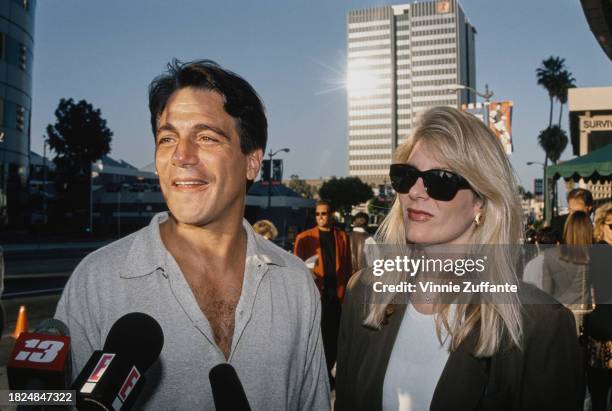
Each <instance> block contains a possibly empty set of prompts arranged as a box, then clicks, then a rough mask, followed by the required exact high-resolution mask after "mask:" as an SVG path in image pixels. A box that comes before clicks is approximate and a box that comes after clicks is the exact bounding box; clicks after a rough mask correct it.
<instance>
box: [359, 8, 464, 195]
mask: <svg viewBox="0 0 612 411" xmlns="http://www.w3.org/2000/svg"><path fill="white" fill-rule="evenodd" d="M475 34H476V31H475V29H474V28H473V26H472V25H471V24H470V22H469V21H468V20H467V18H466V16H465V14H464V12H463V10H462V8H461V6H460V5H459V3H457V2H456V1H454V0H437V1H429V2H419V3H413V4H406V5H399V6H385V7H377V8H370V9H364V10H353V11H350V12H349V14H348V39H347V40H348V65H347V67H348V70H347V89H348V144H349V150H348V152H349V174H350V175H351V176H357V177H359V178H361V179H362V180H364V181H366V182H368V183H371V184H384V183H388V181H389V178H388V171H389V165H390V164H391V161H392V153H393V151H394V150H395V148H397V146H398V145H400V144H402V142H403V141H404V140H405V138H406V137H407V136H408V135H409V134H410V132H411V130H412V128H413V127H414V125H415V122H416V120H417V117H418V113H419V112H420V111H423V110H424V109H426V108H428V107H432V106H441V105H442V106H453V107H458V106H460V105H461V104H464V103H469V102H474V101H475V100H474V94H473V93H471V92H469V91H467V90H459V91H457V90H456V85H464V86H468V87H472V88H473V87H475V82H476V71H475V53H474V37H475Z"/></svg>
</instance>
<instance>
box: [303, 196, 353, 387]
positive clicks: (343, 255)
mask: <svg viewBox="0 0 612 411" xmlns="http://www.w3.org/2000/svg"><path fill="white" fill-rule="evenodd" d="M332 212H333V209H332V205H331V203H330V202H329V201H327V200H319V201H318V202H317V205H316V209H315V219H316V221H317V226H316V227H314V228H311V229H310V230H306V231H303V232H301V233H300V234H298V235H297V237H296V238H295V246H294V253H295V255H297V256H298V257H300V258H301V259H302V260H305V261H306V262H307V265H309V268H310V269H311V271H312V273H313V276H314V279H315V282H316V284H317V287H318V288H319V291H320V292H321V308H322V312H321V332H322V333H323V346H324V347H325V360H326V361H327V370H328V372H329V378H330V382H331V383H332V386H333V378H332V376H331V370H332V368H333V367H334V363H335V362H336V354H337V352H336V351H337V348H336V346H337V344H338V327H339V326H340V313H341V303H342V299H343V298H344V290H345V288H346V283H347V282H348V279H349V277H350V276H351V274H352V273H353V271H352V269H351V249H350V244H349V239H348V236H347V235H346V233H345V232H344V231H340V230H338V229H337V228H334V227H333V224H332V222H333V218H332Z"/></svg>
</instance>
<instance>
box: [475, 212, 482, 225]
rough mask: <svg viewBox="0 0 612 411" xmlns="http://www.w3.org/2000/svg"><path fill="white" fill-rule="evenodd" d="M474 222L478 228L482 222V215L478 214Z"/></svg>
mask: <svg viewBox="0 0 612 411" xmlns="http://www.w3.org/2000/svg"><path fill="white" fill-rule="evenodd" d="M474 222H475V223H476V227H478V226H479V225H480V223H481V222H482V213H478V214H476V217H474Z"/></svg>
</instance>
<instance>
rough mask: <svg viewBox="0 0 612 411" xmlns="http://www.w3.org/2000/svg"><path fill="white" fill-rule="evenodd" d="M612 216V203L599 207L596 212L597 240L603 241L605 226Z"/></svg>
mask: <svg viewBox="0 0 612 411" xmlns="http://www.w3.org/2000/svg"><path fill="white" fill-rule="evenodd" d="M610 214H612V203H606V204H604V205H602V206H599V207H597V210H595V223H594V225H595V240H596V241H603V239H604V233H603V225H604V223H605V222H606V219H607V218H608V216H609V215H610Z"/></svg>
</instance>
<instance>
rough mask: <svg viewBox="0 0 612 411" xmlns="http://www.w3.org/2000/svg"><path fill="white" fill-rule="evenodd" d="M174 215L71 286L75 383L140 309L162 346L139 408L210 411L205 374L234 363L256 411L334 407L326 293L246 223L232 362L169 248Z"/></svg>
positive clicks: (61, 313)
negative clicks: (325, 333) (323, 321)
mask: <svg viewBox="0 0 612 411" xmlns="http://www.w3.org/2000/svg"><path fill="white" fill-rule="evenodd" d="M167 218H168V215H167V213H160V214H157V215H156V216H154V217H153V219H152V221H151V223H150V224H149V226H147V227H145V228H143V229H141V230H140V231H137V232H136V233H134V234H132V235H129V236H127V237H125V238H123V239H121V240H119V241H116V242H114V243H112V244H110V245H108V246H106V247H103V248H101V249H99V250H97V251H95V252H94V253H92V254H90V255H88V256H87V257H86V258H85V259H84V260H83V261H82V262H81V263H80V264H79V266H78V267H77V268H76V270H75V272H74V273H73V274H72V276H71V278H70V279H69V281H68V283H67V285H66V288H65V289H64V292H63V295H62V297H61V299H60V301H59V303H58V306H57V311H56V314H55V318H58V319H60V320H62V321H64V322H65V323H66V324H67V325H68V327H69V329H70V333H71V344H72V354H73V367H74V370H75V371H74V372H75V374H74V376H75V377H76V375H78V372H80V370H81V369H82V368H83V367H84V365H85V363H86V362H87V360H88V359H89V357H90V356H91V354H92V352H93V351H94V350H101V349H102V347H103V346H104V341H105V339H106V336H107V334H108V332H109V330H110V328H111V327H112V325H113V324H114V323H115V321H116V320H117V319H119V318H120V317H121V316H123V315H125V314H127V313H130V312H143V313H146V314H148V315H150V316H152V317H153V318H155V319H156V320H157V321H158V322H159V324H160V325H161V327H162V329H163V332H164V346H163V349H162V352H161V354H160V358H159V360H158V361H156V362H155V363H154V364H153V366H152V367H151V368H150V369H149V371H148V372H146V374H145V377H146V378H147V381H146V385H145V388H144V390H143V392H142V394H141V396H140V398H139V401H138V403H137V405H138V406H140V407H143V408H145V409H159V410H175V409H176V410H183V409H207V410H208V409H210V410H213V409H214V404H213V400H212V392H211V388H210V383H209V380H208V373H209V371H210V369H211V368H212V367H214V366H215V365H217V364H219V363H224V362H228V363H229V364H231V365H232V366H233V367H234V368H235V369H236V372H237V374H238V376H239V378H240V380H241V382H242V385H243V387H244V390H245V393H246V396H247V399H248V401H249V403H250V405H251V408H252V409H253V410H311V409H312V410H327V409H329V408H330V402H329V386H328V379H327V372H326V366H325V359H324V355H323V347H322V341H321V332H320V315H321V313H320V302H319V293H318V291H317V289H316V288H315V284H314V282H313V281H312V278H311V274H310V271H309V270H308V269H307V268H306V266H305V265H304V263H303V262H302V261H301V260H299V259H298V258H297V257H295V256H293V255H291V254H290V253H287V252H285V251H284V250H282V249H280V248H278V247H277V246H275V245H274V244H273V243H272V242H270V241H268V240H266V239H264V238H263V237H261V236H259V235H257V234H255V232H254V231H253V230H252V228H251V226H250V225H249V224H248V222H246V220H244V221H243V226H244V229H245V231H246V233H247V251H246V262H245V273H244V279H243V285H242V292H241V295H240V299H239V301H238V304H237V306H236V311H235V326H234V335H233V339H232V346H231V351H230V354H229V358H228V359H227V360H226V358H225V356H224V355H223V353H222V352H221V350H220V349H219V347H218V346H217V345H216V343H215V339H214V335H213V332H212V329H211V327H210V324H209V322H208V320H207V319H206V316H205V315H204V313H203V312H202V311H201V309H200V307H199V306H198V304H197V302H196V299H195V297H194V295H193V292H192V291H191V288H190V287H189V285H188V283H187V281H186V280H185V277H184V275H183V273H182V272H181V270H180V268H179V266H178V264H177V263H176V261H175V259H174V258H173V256H172V255H171V254H170V253H169V252H168V251H167V249H166V248H165V246H164V245H163V243H162V240H161V237H160V232H159V225H160V224H161V223H162V222H164V221H165V220H166V219H167ZM203 264H205V262H203ZM139 343H141V344H143V345H144V344H147V341H141V342H139Z"/></svg>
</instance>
